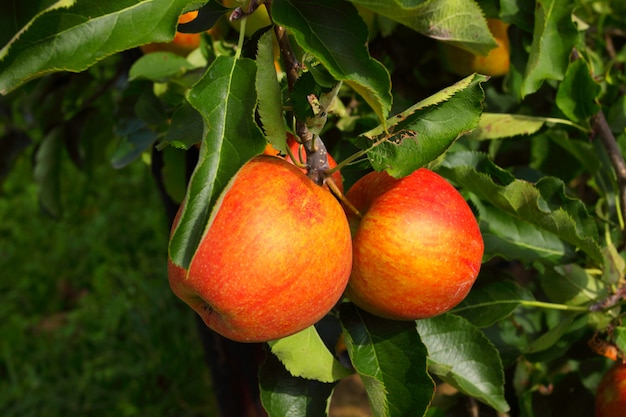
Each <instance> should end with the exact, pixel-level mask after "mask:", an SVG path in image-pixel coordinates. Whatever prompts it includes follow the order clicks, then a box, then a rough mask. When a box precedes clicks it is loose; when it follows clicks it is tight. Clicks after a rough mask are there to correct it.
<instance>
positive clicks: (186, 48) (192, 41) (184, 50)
mask: <svg viewBox="0 0 626 417" xmlns="http://www.w3.org/2000/svg"><path fill="white" fill-rule="evenodd" d="M197 16H198V11H197V10H193V11H190V12H187V13H184V14H183V15H181V16H180V18H179V19H178V23H179V24H180V23H188V22H191V21H192V20H194V19H195V18H196V17H197ZM225 24H226V23H225V21H224V20H223V19H220V20H218V22H217V23H216V24H215V25H214V26H213V27H212V28H211V29H209V30H207V33H208V34H209V35H211V36H212V37H214V38H217V37H219V36H221V35H222V34H223V33H225V32H226V30H225V28H224V25H225ZM200 38H201V34H200V33H182V32H178V31H176V34H175V35H174V39H172V40H171V41H170V42H152V43H149V44H146V45H142V46H140V47H139V48H140V49H141V51H142V52H143V53H144V54H149V53H151V52H158V51H161V52H172V53H174V54H176V55H180V56H187V55H189V53H190V52H191V51H193V50H194V49H196V48H198V47H199V46H200Z"/></svg>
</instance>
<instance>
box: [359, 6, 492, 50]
mask: <svg viewBox="0 0 626 417" xmlns="http://www.w3.org/2000/svg"><path fill="white" fill-rule="evenodd" d="M350 1H352V2H353V3H355V4H359V5H360V6H363V7H366V8H368V9H370V10H372V11H374V12H376V13H378V14H380V15H382V16H385V17H387V18H389V19H391V20H394V21H396V22H399V23H402V24H403V25H405V26H408V27H409V28H411V29H413V30H415V31H417V32H419V33H421V34H423V35H425V36H428V37H431V38H433V39H437V40H441V41H445V42H448V43H450V44H453V45H455V46H458V47H460V48H463V49H465V50H467V51H469V52H473V53H475V54H480V55H486V54H487V53H488V52H489V50H491V49H493V48H495V47H496V46H497V44H496V41H495V39H494V38H493V36H492V35H491V32H490V31H489V28H488V27H487V21H486V20H485V17H484V16H483V12H482V10H481V9H480V6H479V5H478V3H476V2H475V1H473V0H470V1H468V0H430V1H400V0H395V1H381V0H350Z"/></svg>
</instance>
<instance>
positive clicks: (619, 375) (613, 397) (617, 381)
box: [596, 362, 626, 417]
mask: <svg viewBox="0 0 626 417" xmlns="http://www.w3.org/2000/svg"><path fill="white" fill-rule="evenodd" d="M625 415H626V363H622V362H617V363H616V364H615V365H613V366H612V367H611V369H609V370H608V372H607V373H606V374H604V376H603V377H602V380H601V381H600V384H599V385H598V389H597V393H596V417H624V416H625Z"/></svg>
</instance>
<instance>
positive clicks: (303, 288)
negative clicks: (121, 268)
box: [169, 155, 352, 342]
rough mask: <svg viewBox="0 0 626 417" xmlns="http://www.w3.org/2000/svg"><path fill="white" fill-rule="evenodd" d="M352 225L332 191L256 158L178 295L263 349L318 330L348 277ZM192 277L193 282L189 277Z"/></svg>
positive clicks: (178, 282) (222, 204) (173, 281)
mask: <svg viewBox="0 0 626 417" xmlns="http://www.w3.org/2000/svg"><path fill="white" fill-rule="evenodd" d="M351 265H352V246H351V237H350V229H349V226H348V222H347V220H346V216H345V214H344V212H343V209H342V208H341V206H340V204H339V203H338V202H337V200H336V199H335V197H333V196H332V195H331V194H330V193H329V192H328V191H327V190H326V189H324V188H323V187H319V186H317V185H315V184H314V183H313V182H312V181H311V180H310V179H309V178H307V177H306V175H305V174H303V173H302V172H301V171H300V170H299V169H298V168H296V167H295V166H294V165H292V164H290V163H288V162H287V161H285V160H284V159H282V158H277V157H273V156H267V155H262V156H258V157H256V158H253V159H252V160H251V161H250V162H248V163H247V164H245V165H244V166H243V167H242V168H241V170H240V171H239V172H238V173H237V174H236V175H235V177H234V178H233V180H232V181H231V183H230V184H229V186H228V187H227V189H226V190H225V191H224V193H222V196H221V197H220V200H219V201H218V202H217V204H216V209H215V210H214V213H213V214H212V217H211V219H210V220H209V224H208V226H207V229H206V231H205V234H204V236H203V238H202V241H201V243H200V245H199V247H198V249H197V251H196V254H195V255H194V257H193V259H192V261H191V265H190V268H189V273H188V275H187V274H185V271H184V270H183V269H182V268H180V267H178V266H176V265H174V264H173V263H172V262H171V261H170V266H169V280H170V286H171V288H172V290H173V292H174V293H175V294H176V295H177V296H178V297H180V298H181V299H182V300H183V301H185V302H186V303H187V304H189V306H190V307H191V308H193V309H194V310H195V311H196V312H197V313H198V314H199V315H200V316H201V317H202V319H203V320H204V322H205V323H206V325H207V326H208V327H210V328H211V329H213V330H215V331H216V332H218V333H220V334H222V335H223V336H225V337H228V338H230V339H233V340H236V341H241V342H262V341H268V340H273V339H278V338H281V337H284V336H288V335H290V334H293V333H296V332H298V331H300V330H302V329H304V328H306V327H308V326H310V325H312V324H314V323H316V322H317V321H318V320H320V319H321V318H322V317H323V316H324V315H325V314H326V313H328V311H329V310H330V309H331V308H332V307H333V306H334V305H335V304H336V303H337V301H338V300H339V299H340V297H341V295H342V294H343V291H344V289H345V287H346V284H347V282H348V278H349V276H350V269H351ZM186 275H187V276H186Z"/></svg>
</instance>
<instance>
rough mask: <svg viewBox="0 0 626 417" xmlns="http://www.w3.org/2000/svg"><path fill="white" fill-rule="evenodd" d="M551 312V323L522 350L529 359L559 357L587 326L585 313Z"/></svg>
mask: <svg viewBox="0 0 626 417" xmlns="http://www.w3.org/2000/svg"><path fill="white" fill-rule="evenodd" d="M552 313H553V319H552V320H551V321H552V323H549V324H552V325H550V326H549V328H548V329H547V330H546V331H545V332H544V333H542V334H541V336H539V337H538V338H536V339H535V340H533V341H532V342H531V343H530V344H528V345H527V346H525V347H524V349H523V350H522V352H523V353H524V355H525V356H526V357H527V358H528V359H529V360H532V361H536V362H540V361H545V360H552V359H554V358H558V357H561V356H562V355H563V354H564V353H565V352H567V350H568V349H569V348H570V347H571V344H572V343H573V340H575V339H577V337H578V335H579V334H580V332H584V331H585V329H586V327H587V326H586V325H587V321H588V317H587V315H586V314H580V313H577V314H576V313H569V312H568V313H560V312H552Z"/></svg>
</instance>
